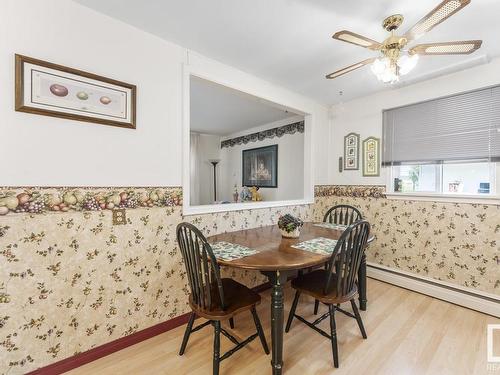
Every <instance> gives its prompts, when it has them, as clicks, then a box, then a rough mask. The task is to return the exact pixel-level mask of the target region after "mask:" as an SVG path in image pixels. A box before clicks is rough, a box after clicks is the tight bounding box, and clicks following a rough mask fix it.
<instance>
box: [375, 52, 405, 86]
mask: <svg viewBox="0 0 500 375" xmlns="http://www.w3.org/2000/svg"><path fill="white" fill-rule="evenodd" d="M371 70H372V72H373V74H375V76H376V77H377V79H378V80H379V81H381V82H384V83H396V82H398V81H399V72H398V70H399V68H398V66H397V65H395V64H393V63H392V62H391V59H389V58H388V57H380V58H378V59H376V60H375V61H374V62H373V64H372V65H371Z"/></svg>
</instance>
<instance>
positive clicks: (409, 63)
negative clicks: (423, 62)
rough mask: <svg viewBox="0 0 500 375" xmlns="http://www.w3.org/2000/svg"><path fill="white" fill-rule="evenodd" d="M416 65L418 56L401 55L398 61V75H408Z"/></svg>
mask: <svg viewBox="0 0 500 375" xmlns="http://www.w3.org/2000/svg"><path fill="white" fill-rule="evenodd" d="M417 63H418V55H412V56H408V55H403V56H401V57H400V58H399V59H398V66H399V73H400V74H401V75H405V74H408V73H409V72H410V71H411V70H413V68H415V66H417Z"/></svg>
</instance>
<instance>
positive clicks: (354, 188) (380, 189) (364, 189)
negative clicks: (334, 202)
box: [314, 185, 386, 198]
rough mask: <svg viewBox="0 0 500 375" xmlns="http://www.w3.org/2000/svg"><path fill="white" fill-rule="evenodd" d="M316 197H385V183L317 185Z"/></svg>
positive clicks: (315, 189) (315, 188)
mask: <svg viewBox="0 0 500 375" xmlns="http://www.w3.org/2000/svg"><path fill="white" fill-rule="evenodd" d="M314 196H315V197H353V198H385V197H386V196H385V186H383V185H316V186H315V187H314Z"/></svg>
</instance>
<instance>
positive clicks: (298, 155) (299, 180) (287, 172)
mask: <svg viewBox="0 0 500 375" xmlns="http://www.w3.org/2000/svg"><path fill="white" fill-rule="evenodd" d="M303 119H304V118H303V117H301V116H297V117H292V118H289V119H285V120H280V121H275V122H272V123H269V124H265V125H262V126H259V127H256V128H252V129H247V130H246V131H244V132H239V133H235V134H231V135H228V136H227V137H224V139H230V138H235V137H239V136H242V135H246V134H252V133H255V132H259V131H263V130H266V129H272V128H276V127H279V126H284V125H287V124H292V123H294V122H297V121H302V120H303ZM270 145H278V187H277V188H261V189H259V193H260V194H261V195H262V200H263V201H276V200H292V199H302V198H303V197H304V184H303V179H304V134H303V133H295V134H285V135H283V136H282V137H275V138H271V139H264V140H262V141H256V142H250V143H247V144H242V145H235V146H233V147H226V148H223V149H222V150H221V165H220V168H221V175H222V176H223V177H222V178H221V184H220V191H221V194H222V195H221V198H223V199H226V200H229V201H232V200H233V199H232V195H233V191H234V185H235V184H236V185H237V188H238V191H240V192H241V188H242V182H243V181H242V173H243V170H242V164H243V160H242V158H243V150H249V149H253V148H257V147H265V146H270Z"/></svg>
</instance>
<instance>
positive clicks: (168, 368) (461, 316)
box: [68, 279, 500, 375]
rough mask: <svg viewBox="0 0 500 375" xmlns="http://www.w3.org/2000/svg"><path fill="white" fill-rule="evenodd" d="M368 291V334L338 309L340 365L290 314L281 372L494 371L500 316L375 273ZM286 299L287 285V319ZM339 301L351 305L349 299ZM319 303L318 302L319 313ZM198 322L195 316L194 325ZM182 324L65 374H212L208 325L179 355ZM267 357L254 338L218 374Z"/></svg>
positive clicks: (252, 370)
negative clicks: (490, 334)
mask: <svg viewBox="0 0 500 375" xmlns="http://www.w3.org/2000/svg"><path fill="white" fill-rule="evenodd" d="M368 291H369V302H368V311H366V312H364V311H362V312H361V315H362V318H363V321H364V324H365V327H366V330H367V333H368V339H367V340H363V339H362V337H361V334H360V332H359V329H358V326H357V324H356V321H355V320H354V319H352V318H349V317H347V316H344V315H343V314H338V315H337V332H338V340H339V341H338V343H339V356H340V368H338V369H334V368H333V363H332V354H331V347H330V342H329V340H327V339H326V338H324V337H322V336H321V335H319V334H318V333H316V332H314V331H313V330H311V329H310V328H308V327H306V326H305V325H304V324H302V323H300V322H298V321H297V320H294V322H293V324H292V328H291V330H290V332H289V333H288V334H285V341H284V345H285V349H284V370H285V371H284V373H285V374H289V375H292V374H296V375H305V374H314V375H321V374H336V375H343V374H349V375H355V374H368V375H372V374H373V375H375V374H384V375H407V374H408V375H409V374H415V375H417V374H418V375H424V374H429V375H430V374H436V375H437V374H439V375H446V374H464V375H465V374H467V375H469V374H499V375H500V367H496V368H491V367H490V368H488V365H487V362H486V325H487V324H488V323H495V324H499V323H500V319H496V318H493V317H490V316H487V315H484V314H481V313H478V312H475V311H472V310H468V309H465V308H462V307H459V306H455V305H452V304H449V303H447V302H443V301H440V300H437V299H434V298H431V297H427V296H424V295H422V294H418V293H414V292H411V291H408V290H405V289H401V288H398V287H395V286H393V285H390V284H386V283H383V282H380V281H376V280H373V279H368ZM262 297H263V301H262V304H261V305H260V306H258V312H259V314H260V317H261V319H262V324H263V326H264V331H265V333H266V337H267V339H268V341H269V342H270V340H271V336H270V331H269V327H270V311H269V310H270V306H269V291H265V292H263V293H262ZM292 297H293V292H292V290H291V289H289V288H288V289H287V290H286V304H285V311H286V315H285V318H286V317H288V311H289V309H290V305H291V299H292ZM304 298H305V297H304ZM301 301H305V299H304V300H302V299H301ZM313 306H314V302H313V301H312V300H310V303H301V304H299V307H298V308H297V311H298V313H299V314H301V315H303V316H304V317H308V318H312V312H313ZM343 306H344V307H345V309H346V310H348V311H350V305H349V304H348V303H347V304H344V305H343ZM325 308H326V307H325V306H321V307H320V313H321V312H324V311H326V310H325ZM327 320H328V319H327ZM327 320H325V321H324V322H322V323H321V326H322V328H324V329H325V330H328V329H329V328H328V322H327ZM202 321H203V320H202V319H198V320H197V323H199V322H202ZM235 323H236V329H235V330H230V328H229V323H228V322H224V323H223V326H224V327H225V328H226V329H227V330H229V331H232V332H233V334H234V336H236V337H237V338H245V337H247V336H248V335H249V334H251V333H253V331H254V329H255V327H254V325H253V320H252V317H251V315H250V313H248V314H242V315H238V316H237V317H236V318H235ZM195 324H196V323H195ZM184 328H185V326H182V327H179V328H176V329H174V330H172V331H169V332H166V333H164V334H161V335H159V336H156V337H153V338H151V339H149V340H147V341H144V342H141V343H139V344H137V345H134V346H131V347H129V348H126V349H124V350H122V351H120V352H117V353H114V354H112V355H109V356H107V357H104V358H101V359H99V360H97V361H95V362H92V363H89V364H87V365H85V366H82V367H80V368H78V369H75V370H73V371H71V372H69V373H68V374H71V375H82V374H110V375H111V374H113V375H115V374H175V375H183V374H190V375H207V374H211V373H212V342H213V341H212V340H213V332H212V330H213V329H212V328H211V327H207V328H204V329H203V330H201V331H198V332H195V333H193V334H192V335H191V338H190V340H189V343H188V346H187V349H186V353H185V354H184V356H182V357H180V356H178V354H177V353H178V351H179V347H180V344H181V341H182V335H183V333H184ZM498 336H500V335H498ZM495 341H499V342H498V343H496V344H498V345H496V347H500V340H495ZM231 346H232V343H231V342H229V340H227V339H225V338H221V352H225V351H226V350H228V349H230V348H231ZM497 355H500V354H497ZM270 360H271V357H270V356H266V355H265V354H264V352H263V350H262V347H261V345H260V342H259V341H258V339H257V340H254V341H253V342H252V343H251V344H250V345H248V346H246V347H245V348H243V349H242V350H240V351H238V352H237V353H236V354H234V355H233V356H231V357H229V358H228V359H227V360H225V361H223V362H222V364H221V374H268V373H270V371H271V368H270Z"/></svg>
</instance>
